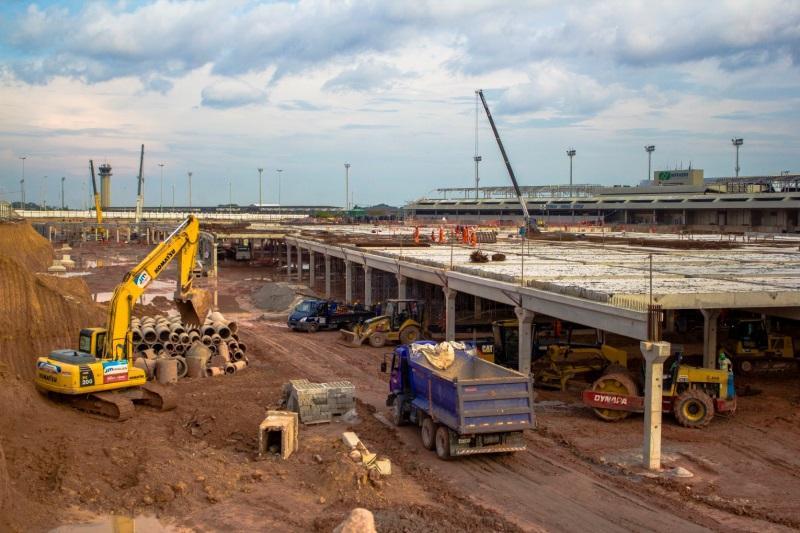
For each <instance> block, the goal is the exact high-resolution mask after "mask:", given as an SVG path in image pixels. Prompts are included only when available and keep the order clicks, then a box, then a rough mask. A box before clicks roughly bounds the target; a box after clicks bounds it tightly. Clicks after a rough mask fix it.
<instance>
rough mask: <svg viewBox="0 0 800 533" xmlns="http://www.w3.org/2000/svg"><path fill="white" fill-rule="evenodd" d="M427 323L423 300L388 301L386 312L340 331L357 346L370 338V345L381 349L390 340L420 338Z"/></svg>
mask: <svg viewBox="0 0 800 533" xmlns="http://www.w3.org/2000/svg"><path fill="white" fill-rule="evenodd" d="M424 322H425V302H424V301H423V300H387V301H386V312H385V313H384V314H382V315H380V316H376V317H374V318H369V319H367V320H365V321H364V322H361V323H360V324H356V325H355V327H353V329H352V331H351V330H346V329H341V330H339V331H340V332H341V333H342V337H343V338H344V339H345V340H347V341H348V342H349V343H350V344H352V345H353V346H361V345H362V344H363V343H364V341H365V340H366V341H368V342H369V344H370V346H374V347H376V348H379V347H381V346H384V345H385V344H386V343H387V342H388V341H392V342H399V343H400V344H411V343H412V342H415V341H418V340H420V339H421V338H422V331H423V326H422V324H423V323H424Z"/></svg>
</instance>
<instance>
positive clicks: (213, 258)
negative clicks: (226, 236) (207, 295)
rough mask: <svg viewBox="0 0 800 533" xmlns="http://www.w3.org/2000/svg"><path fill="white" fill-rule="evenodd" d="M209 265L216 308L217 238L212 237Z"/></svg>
mask: <svg viewBox="0 0 800 533" xmlns="http://www.w3.org/2000/svg"><path fill="white" fill-rule="evenodd" d="M211 264H212V270H213V272H214V308H215V309H216V308H217V305H218V303H217V301H218V298H217V293H218V292H219V291H218V289H219V268H218V267H219V265H218V264H217V238H216V237H214V242H213V250H211Z"/></svg>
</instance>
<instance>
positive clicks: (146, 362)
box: [131, 311, 247, 382]
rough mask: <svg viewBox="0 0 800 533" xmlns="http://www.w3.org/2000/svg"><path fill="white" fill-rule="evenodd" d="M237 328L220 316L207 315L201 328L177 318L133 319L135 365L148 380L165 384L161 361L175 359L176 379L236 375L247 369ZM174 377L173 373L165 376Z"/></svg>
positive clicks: (166, 380)
mask: <svg viewBox="0 0 800 533" xmlns="http://www.w3.org/2000/svg"><path fill="white" fill-rule="evenodd" d="M238 329H239V328H238V325H237V324H236V322H235V321H232V320H227V319H226V318H225V317H224V316H223V315H222V314H221V313H219V312H216V311H215V312H213V313H210V314H209V315H208V317H207V318H206V320H205V322H204V324H203V325H202V326H201V327H199V328H198V327H194V326H193V327H189V326H187V325H186V324H183V323H182V322H181V318H180V316H179V315H178V314H170V315H167V316H160V315H157V316H146V317H143V318H133V319H131V336H132V338H133V347H134V352H135V354H136V355H135V358H136V359H135V364H136V366H138V367H140V368H142V369H143V370H144V371H145V372H146V373H147V377H148V379H159V381H162V382H170V381H173V379H172V378H171V377H165V378H163V379H162V377H161V376H159V375H158V374H159V372H158V368H159V367H160V366H163V367H164V368H168V367H169V368H171V367H172V364H170V365H163V364H162V365H159V364H158V361H159V360H164V359H172V360H175V363H176V364H177V377H178V378H183V377H186V376H189V377H204V376H218V375H225V374H228V375H229V374H235V373H236V372H237V371H239V370H241V369H243V368H244V367H246V366H247V355H246V353H247V345H246V344H245V343H244V342H242V341H241V340H239V335H238ZM163 373H164V374H172V372H171V371H170V372H167V371H165V372H163Z"/></svg>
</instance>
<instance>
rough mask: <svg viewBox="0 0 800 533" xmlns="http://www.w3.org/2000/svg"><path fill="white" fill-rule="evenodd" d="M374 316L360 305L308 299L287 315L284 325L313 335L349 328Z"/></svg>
mask: <svg viewBox="0 0 800 533" xmlns="http://www.w3.org/2000/svg"><path fill="white" fill-rule="evenodd" d="M374 316H375V313H374V312H372V311H370V310H369V309H365V308H364V307H363V306H360V305H356V306H348V305H345V304H343V303H340V302H335V301H333V300H318V299H316V298H309V299H307V300H303V301H302V302H300V303H299V304H297V306H296V307H295V308H294V309H293V310H292V312H291V313H289V317H288V318H287V319H286V325H287V326H289V329H293V330H301V331H309V332H311V333H313V332H315V331H319V330H321V329H342V328H345V329H347V328H351V327H353V326H355V325H356V324H358V323H360V322H363V321H364V320H366V319H368V318H372V317H374Z"/></svg>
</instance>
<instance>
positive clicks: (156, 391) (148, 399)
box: [139, 381, 178, 411]
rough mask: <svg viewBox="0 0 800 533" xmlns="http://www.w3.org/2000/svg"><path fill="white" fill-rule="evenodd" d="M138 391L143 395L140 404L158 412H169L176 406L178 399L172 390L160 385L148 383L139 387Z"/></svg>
mask: <svg viewBox="0 0 800 533" xmlns="http://www.w3.org/2000/svg"><path fill="white" fill-rule="evenodd" d="M139 389H140V390H141V391H142V393H143V398H142V402H143V403H144V404H145V405H148V406H150V407H153V408H155V409H158V410H160V411H171V410H172V409H175V407H177V406H178V398H177V396H175V393H173V392H172V389H170V388H169V387H166V386H164V385H161V384H160V383H154V382H152V381H148V382H147V383H145V384H144V385H142V386H141V387H139Z"/></svg>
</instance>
